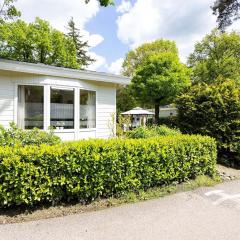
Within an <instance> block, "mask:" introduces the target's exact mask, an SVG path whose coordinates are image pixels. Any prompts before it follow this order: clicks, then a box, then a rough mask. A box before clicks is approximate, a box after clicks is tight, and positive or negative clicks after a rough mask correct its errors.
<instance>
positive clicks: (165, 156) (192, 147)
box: [0, 135, 216, 207]
mask: <svg viewBox="0 0 240 240" xmlns="http://www.w3.org/2000/svg"><path fill="white" fill-rule="evenodd" d="M215 163H216V144H215V140H214V139H212V138H210V137H202V136H189V135H179V136H174V137H170V136H169V137H159V138H152V139H137V140H135V139H134V140H133V139H127V140H123V139H112V140H88V141H80V142H72V143H66V144H59V145H55V146H47V145H41V146H26V147H23V148H11V147H0V207H9V206H15V205H35V204H38V203H42V202H50V203H56V202H59V201H70V200H79V201H82V202H89V201H92V200H94V199H96V198H98V197H108V196H112V195H117V194H121V193H123V192H125V191H129V190H139V189H147V188H149V187H153V186H161V185H166V184H170V183H173V182H183V181H185V180H187V179H192V178H195V177H196V176H198V175H209V176H212V175H214V173H215Z"/></svg>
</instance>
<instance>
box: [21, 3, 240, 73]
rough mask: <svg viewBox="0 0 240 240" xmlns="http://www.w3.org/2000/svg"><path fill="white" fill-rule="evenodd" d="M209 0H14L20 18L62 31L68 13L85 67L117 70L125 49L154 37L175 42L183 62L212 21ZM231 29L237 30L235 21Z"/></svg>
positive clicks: (210, 28)
mask: <svg viewBox="0 0 240 240" xmlns="http://www.w3.org/2000/svg"><path fill="white" fill-rule="evenodd" d="M213 3H214V0H177V1H176V0H116V1H115V6H110V7H107V8H103V7H100V6H99V4H98V2H97V1H96V0H91V1H90V3H89V4H85V3H84V0H68V1H67V0H41V1H39V0H18V1H17V7H18V8H19V9H20V10H21V11H22V18H23V19H24V20H26V21H28V22H31V21H34V18H35V17H37V16H38V17H41V18H43V19H46V20H48V21H49V22H50V23H51V25H52V26H53V27H55V28H57V29H59V30H62V31H65V26H66V24H67V21H68V20H69V19H70V17H71V16H73V17H74V20H75V21H76V23H77V25H78V26H79V28H80V29H81V31H82V34H83V35H84V38H85V39H86V40H88V41H89V44H90V46H91V47H90V49H89V54H90V55H91V56H92V57H94V58H95V59H96V62H95V63H94V64H92V65H91V66H89V69H91V70H97V71H105V72H112V73H117V74H118V73H119V72H120V70H121V64H122V61H123V59H124V57H125V55H126V53H127V52H128V51H129V50H131V49H134V48H135V47H137V46H139V45H140V44H142V43H144V42H150V41H153V40H155V39H158V38H165V39H171V40H174V41H176V43H177V46H178V48H179V54H180V58H181V60H182V61H183V62H186V59H187V56H188V55H189V53H191V52H192V51H193V49H194V44H195V43H196V42H197V41H200V40H201V39H202V38H203V37H204V35H206V34H207V33H209V32H210V31H211V30H212V29H213V28H214V27H215V26H216V17H215V16H213V15H212V12H211V9H210V6H211V5H212V4H213ZM231 29H235V30H238V31H239V30H240V22H239V21H238V22H235V24H234V25H233V26H232V27H231Z"/></svg>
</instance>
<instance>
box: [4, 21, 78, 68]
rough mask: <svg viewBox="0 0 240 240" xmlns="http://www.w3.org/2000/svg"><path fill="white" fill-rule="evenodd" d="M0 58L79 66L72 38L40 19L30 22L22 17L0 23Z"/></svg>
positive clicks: (71, 66)
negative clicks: (21, 18) (10, 21)
mask: <svg viewBox="0 0 240 240" xmlns="http://www.w3.org/2000/svg"><path fill="white" fill-rule="evenodd" d="M0 57H2V58H7V59H12V60H17V61H24V62H33V63H44V64H49V65H54V66H62V67H69V68H80V65H79V63H78V61H77V51H76V48H75V44H74V42H73V40H72V39H71V38H70V37H68V36H65V35H64V34H63V33H62V32H60V31H58V30H56V29H53V28H52V27H51V26H50V25H49V23H48V22H47V21H44V20H41V19H39V18H36V20H35V22H33V23H30V24H28V23H26V22H24V21H22V20H18V21H16V22H12V23H9V22H8V23H7V22H5V23H3V24H1V25H0Z"/></svg>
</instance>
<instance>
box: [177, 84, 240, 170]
mask: <svg viewBox="0 0 240 240" xmlns="http://www.w3.org/2000/svg"><path fill="white" fill-rule="evenodd" d="M177 107H178V123H179V127H180V129H181V131H182V132H183V133H189V134H202V135H208V136H211V137H213V138H215V139H216V140H217V146H218V156H219V160H220V161H221V162H224V163H227V164H229V165H238V166H240V89H239V86H238V85H237V83H236V82H235V81H232V80H223V79H222V80H218V81H216V82H215V83H213V84H209V85H207V84H200V85H195V86H192V87H191V89H190V90H189V91H188V92H186V93H185V94H183V95H182V96H180V97H179V98H178V100H177Z"/></svg>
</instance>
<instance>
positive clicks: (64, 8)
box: [16, 0, 99, 31]
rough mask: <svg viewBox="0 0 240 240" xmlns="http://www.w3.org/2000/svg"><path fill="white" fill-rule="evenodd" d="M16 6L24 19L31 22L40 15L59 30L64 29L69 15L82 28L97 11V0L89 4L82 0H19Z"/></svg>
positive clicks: (92, 0)
mask: <svg viewBox="0 0 240 240" xmlns="http://www.w3.org/2000/svg"><path fill="white" fill-rule="evenodd" d="M16 6H17V8H19V10H21V12H22V18H23V19H24V20H26V21H28V22H32V21H34V19H35V17H40V18H43V19H46V20H48V21H49V22H51V25H52V26H53V27H55V28H57V29H59V30H61V31H65V27H66V25H67V22H68V21H69V19H70V17H73V18H74V20H75V22H76V24H77V26H78V27H80V28H83V27H84V25H85V24H86V23H87V22H88V21H89V20H90V19H91V18H93V17H94V16H96V14H97V13H98V11H99V4H98V1H97V0H91V1H90V2H89V4H85V1H84V0H71V1H67V0H41V1H37V0H19V1H18V2H17V3H16Z"/></svg>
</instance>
